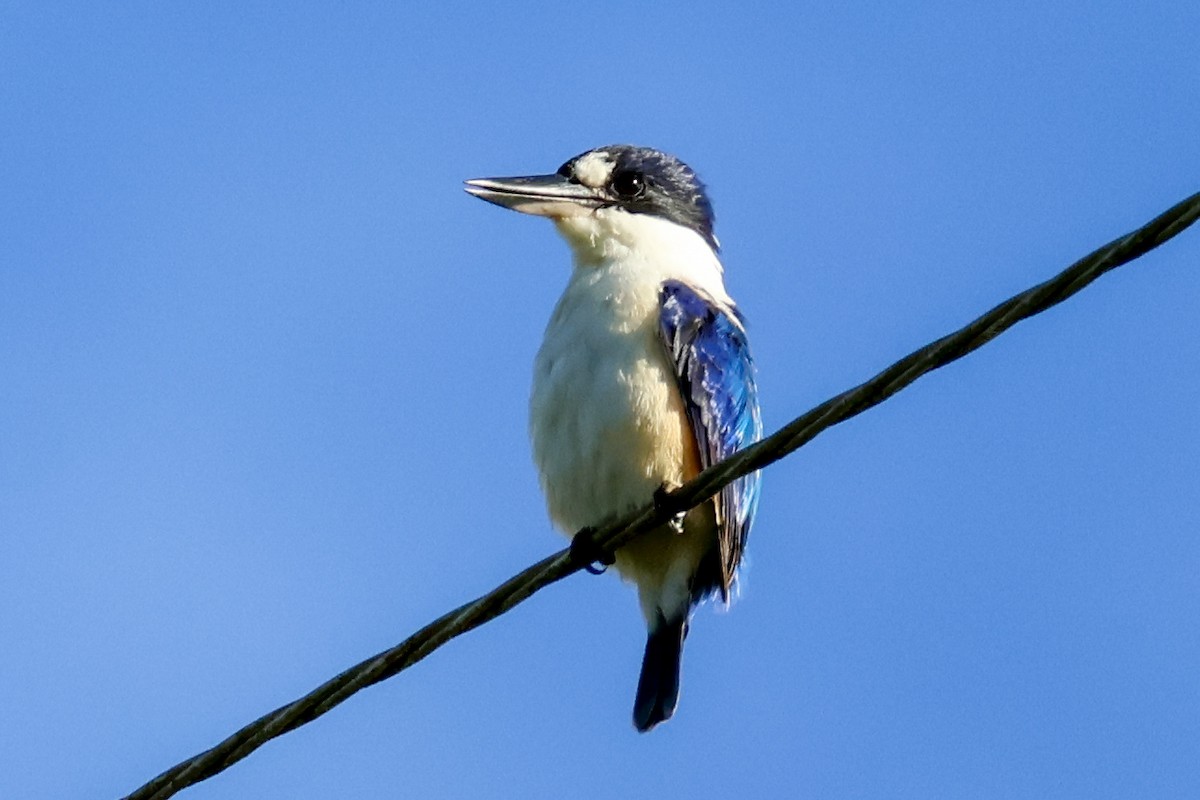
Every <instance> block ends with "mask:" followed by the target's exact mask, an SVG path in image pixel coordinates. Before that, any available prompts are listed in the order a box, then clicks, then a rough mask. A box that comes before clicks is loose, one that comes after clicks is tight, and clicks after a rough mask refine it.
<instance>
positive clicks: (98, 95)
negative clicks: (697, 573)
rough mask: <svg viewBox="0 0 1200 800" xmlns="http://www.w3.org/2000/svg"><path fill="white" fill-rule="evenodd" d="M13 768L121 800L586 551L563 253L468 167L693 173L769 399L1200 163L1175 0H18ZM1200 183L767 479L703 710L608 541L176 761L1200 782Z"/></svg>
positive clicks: (232, 788) (319, 774)
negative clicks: (483, 189) (533, 591)
mask: <svg viewBox="0 0 1200 800" xmlns="http://www.w3.org/2000/svg"><path fill="white" fill-rule="evenodd" d="M3 18H4V24H3V26H0V118H2V119H3V124H0V185H3V187H4V191H3V192H2V193H0V641H3V643H4V648H3V649H4V654H3V656H0V708H3V709H4V711H3V714H0V753H2V754H3V755H2V760H3V761H4V762H5V764H6V765H8V766H7V767H6V768H5V769H3V770H0V797H5V798H10V797H11V798H62V797H113V796H117V795H120V794H124V793H126V792H128V791H131V790H132V789H134V788H136V787H137V786H139V785H140V784H141V783H143V782H144V781H146V780H148V779H150V778H151V777H153V776H154V775H156V774H157V773H158V772H160V771H161V770H163V769H165V768H166V767H168V766H170V765H172V764H174V763H175V762H177V761H179V760H181V759H183V758H185V757H187V756H190V755H192V754H194V753H196V752H199V751H200V750H202V749H204V748H206V747H208V746H210V745H212V744H214V743H215V742H216V741H218V740H219V739H221V738H223V737H224V736H226V735H228V734H229V733H231V732H232V731H233V730H235V729H236V728H237V727H239V726H240V725H242V724H244V723H246V722H249V721H250V720H251V719H253V718H255V717H257V716H258V715H260V714H261V713H263V712H265V711H268V710H270V709H272V708H274V707H276V706H277V705H280V704H282V703H284V702H287V701H289V700H292V699H294V698H295V697H298V696H299V695H301V694H303V693H305V692H307V691H308V690H310V689H312V688H313V687H315V686H316V685H317V684H319V683H321V682H322V681H323V680H325V679H326V678H328V677H330V676H332V675H333V674H335V673H336V672H338V671H340V670H342V669H343V668H345V667H347V666H349V665H350V664H352V663H355V662H357V661H358V660H360V659H362V658H364V657H366V656H368V655H371V654H372V653H374V652H376V651H379V650H382V649H384V648H386V647H388V646H390V645H392V644H394V643H395V642H397V641H399V640H400V639H401V638H403V637H404V636H406V635H408V634H409V633H410V632H412V631H413V630H415V629H416V628H418V627H419V626H421V625H423V624H424V623H426V622H428V621H429V620H430V619H432V618H433V617H435V616H437V615H438V614H440V613H442V612H443V611H446V610H448V609H449V608H451V607H453V606H454V605H457V604H458V603H460V602H462V601H464V600H466V599H469V598H470V597H473V596H475V595H476V594H479V593H481V592H482V591H485V590H487V589H489V588H491V587H492V586H493V585H495V584H496V583H498V582H500V581H501V580H503V579H505V578H506V577H508V576H509V575H511V574H512V573H514V572H515V571H517V570H518V569H520V568H522V567H524V566H526V565H527V564H528V563H530V562H532V561H534V560H536V559H538V558H540V557H542V556H543V555H545V554H547V553H548V552H550V551H551V550H553V549H555V548H558V547H560V546H561V545H562V544H563V540H561V539H560V538H558V537H557V536H556V535H555V534H554V533H553V532H552V530H551V528H550V525H549V523H548V521H547V519H546V515H545V511H544V508H543V505H542V500H541V497H540V496H539V493H538V488H537V482H536V478H535V476H534V472H533V469H532V466H531V462H530V458H529V453H528V443H527V439H526V402H527V397H528V384H529V378H530V364H531V361H532V357H533V353H534V351H535V349H536V347H537V344H538V341H539V339H540V336H541V331H542V327H543V325H544V323H545V320H546V318H547V316H548V314H549V310H550V308H551V306H552V304H553V302H554V300H555V298H556V296H557V294H558V293H559V291H561V289H562V286H563V285H564V283H565V281H566V277H567V271H568V257H567V250H566V246H565V245H564V244H563V243H562V242H560V241H559V240H558V239H557V237H556V236H555V234H554V232H553V230H552V228H551V226H550V225H549V224H547V223H545V222H544V221H542V220H535V219H531V218H527V217H520V216H518V215H515V214H511V213H506V212H502V211H501V210H499V209H496V208H494V207H491V206H488V205H486V204H484V203H481V202H479V201H477V200H473V199H472V198H470V197H468V196H467V195H465V194H463V192H462V190H461V181H462V180H463V179H464V178H469V177H477V176H482V175H506V174H520V173H530V172H543V171H547V172H548V171H551V170H553V169H554V168H556V167H557V166H558V165H559V164H560V163H561V162H562V161H563V160H565V159H566V158H568V157H570V156H572V155H574V154H576V153H578V152H581V151H583V150H586V149H589V148H591V147H594V146H597V145H601V144H606V143H610V142H625V141H628V142H634V143H639V144H648V145H653V146H657V147H660V148H662V149H666V150H669V151H671V152H674V153H677V154H679V155H680V156H681V157H682V158H684V159H685V160H686V161H688V162H689V163H691V164H692V165H693V166H694V167H695V168H696V169H697V170H698V171H699V172H700V174H701V175H702V176H703V177H704V178H705V179H706V181H707V182H708V184H709V186H710V188H711V192H712V196H713V199H714V202H715V205H716V210H717V216H718V223H717V233H718V235H719V236H720V238H721V241H722V243H723V245H724V260H725V263H726V267H727V275H728V284H729V287H730V290H731V292H732V293H733V295H734V296H735V297H736V298H737V299H738V300H739V301H740V303H741V305H742V307H743V309H744V310H745V312H746V314H747V316H748V317H749V319H750V324H751V328H750V333H751V336H752V340H753V345H754V349H755V354H756V357H757V360H758V363H759V368H760V387H761V393H762V399H763V404H764V416H765V420H766V424H767V427H768V429H769V430H773V429H775V428H777V427H779V426H780V425H782V424H783V423H785V422H786V421H788V420H789V419H790V418H792V417H794V416H796V415H798V414H799V413H801V412H803V411H805V410H807V409H808V408H809V407H811V406H812V405H814V404H816V403H818V402H820V401H822V400H824V399H825V398H826V397H828V396H830V395H831V394H834V393H836V392H838V391H841V390H842V389H845V388H847V387H849V386H851V385H853V384H855V383H857V382H860V381H861V380H863V379H865V378H867V377H869V376H870V375H872V374H874V373H875V372H876V371H878V370H879V369H881V368H882V367H884V366H886V365H887V364H889V363H890V362H891V361H893V360H894V359H895V358H898V357H899V356H902V355H904V354H905V353H907V352H909V351H910V350H912V349H914V348H916V347H918V346H920V345H922V344H924V343H926V342H927V341H929V340H931V339H933V338H935V337H937V336H940V335H942V334H944V333H946V332H948V331H950V330H952V329H953V328H955V327H957V326H959V325H960V324H962V323H964V322H966V321H968V320H969V319H971V318H972V317H974V316H975V315H976V314H977V313H979V312H981V311H983V310H985V309H986V308H989V307H991V306H992V305H993V304H994V303H996V302H998V301H1000V300H1002V299H1004V298H1005V297H1007V296H1009V295H1010V294H1013V293H1015V292H1017V291H1019V290H1021V289H1024V288H1026V287H1027V286H1028V285H1031V284H1033V283H1035V282H1037V281H1040V280H1042V279H1044V278H1046V277H1049V276H1050V275H1051V274H1053V273H1055V272H1057V271H1058V270H1060V269H1061V268H1063V267H1064V266H1066V265H1067V264H1068V263H1070V262H1071V261H1073V260H1075V259H1076V258H1077V257H1079V256H1081V255H1083V254H1085V253H1087V252H1089V251H1091V250H1092V249H1093V248H1095V247H1097V246H1098V245H1100V244H1102V243H1104V242H1106V241H1108V240H1109V239H1111V238H1113V237H1115V236H1116V235H1118V234H1121V233H1124V232H1126V231H1127V230H1130V229H1132V228H1134V227H1136V226H1138V225H1140V224H1141V223H1143V222H1144V221H1146V220H1148V219H1149V218H1151V217H1152V216H1154V215H1155V214H1157V213H1158V212H1159V211H1161V210H1163V209H1165V208H1167V207H1168V206H1170V205H1171V204H1173V203H1174V202H1176V201H1177V200H1179V199H1181V198H1183V197H1185V196H1186V195H1188V194H1191V193H1192V192H1194V191H1196V190H1197V189H1200V149H1198V148H1197V147H1196V146H1195V142H1196V131H1197V130H1200V102H1197V97H1198V96H1200V72H1198V71H1197V70H1196V53H1197V52H1198V51H1200V33H1198V32H1200V8H1198V7H1197V6H1196V5H1195V4H1194V3H1174V4H1171V3H1165V4H1156V3H1149V4H1138V5H1137V6H1136V8H1135V7H1133V6H1132V5H1129V4H1116V3H1113V4H1097V3H1086V4H1084V3H1078V4H1072V3H1054V4H1044V3H1021V4H1010V5H1005V6H1004V7H999V6H997V5H995V4H988V5H983V4H978V5H968V4H957V3H926V4H921V6H920V7H919V8H910V7H904V6H902V5H892V6H886V5H882V4H841V5H839V6H837V8H836V9H830V8H825V7H822V6H809V5H803V4H800V5H797V4H786V5H785V4H779V5H778V6H760V7H754V8H751V7H736V8H735V7H734V6H732V5H729V6H728V7H725V8H717V7H711V8H705V7H697V6H696V5H695V4H677V5H674V6H673V5H671V4H661V5H658V6H655V7H653V8H648V7H644V6H643V5H642V4H634V3H622V2H614V3H608V4H604V5H603V6H593V7H590V8H581V7H568V6H566V5H560V6H552V5H550V4H536V5H506V6H504V7H500V6H495V7H492V8H491V9H490V10H488V9H486V8H484V9H482V10H481V9H480V7H479V4H475V3H470V4H467V3H463V4H454V3H450V4H440V5H439V6H438V7H437V8H436V10H433V9H429V10H422V9H419V8H416V7H408V8H401V4H379V5H356V4H351V5H347V6H336V7H334V6H328V7H323V6H319V5H313V4H303V3H299V4H297V3H291V4H250V5H247V4H244V3H238V4H221V3H212V4H199V5H197V4H193V5H191V6H186V7H185V6H171V5H169V4H156V3H141V4H120V5H112V4H92V3H89V4H82V3H81V4H48V3H30V2H15V3H9V4H7V6H6V7H5V10H4V12H3ZM1198 261H1200V231H1189V232H1188V233H1185V234H1184V235H1183V236H1181V237H1180V238H1179V239H1178V240H1176V241H1174V242H1172V243H1170V244H1168V245H1167V246H1165V247H1164V248H1162V250H1160V251H1158V252H1156V253H1154V254H1152V255H1150V256H1148V257H1147V258H1145V259H1143V260H1142V261H1140V262H1138V263H1136V264H1134V265H1131V266H1129V267H1126V268H1124V269H1122V270H1120V271H1118V272H1117V273H1114V274H1112V275H1110V276H1108V277H1106V278H1104V279H1102V280H1101V282H1100V283H1098V284H1097V285H1095V286H1094V287H1092V288H1089V289H1088V290H1086V291H1085V292H1084V293H1083V294H1082V295H1080V296H1078V297H1076V298H1074V299H1072V300H1071V301H1069V302H1068V303H1067V304H1066V305H1064V306H1062V307H1059V308H1056V309H1054V310H1052V311H1051V312H1049V313H1047V314H1045V315H1042V316H1040V317H1037V318H1036V319H1034V320H1032V321H1029V322H1026V323H1023V324H1021V325H1019V326H1018V327H1017V328H1016V329H1014V330H1013V331H1011V332H1009V333H1008V334H1005V335H1004V336H1003V337H1002V338H1000V339H999V340H997V341H996V342H994V343H993V344H990V345H988V346H987V347H986V348H985V349H984V350H982V351H980V352H979V353H977V354H975V355H972V356H971V357H970V358H968V359H967V360H965V361H963V362H960V363H957V364H954V365H952V366H950V367H948V368H946V369H943V370H940V371H939V372H937V373H934V374H933V375H931V376H929V377H927V378H925V379H923V380H922V381H920V382H919V383H918V384H917V385H915V386H914V387H912V388H911V389H909V390H908V391H905V392H903V393H902V394H900V395H898V396H897V397H895V398H893V399H892V400H890V401H888V402H887V403H886V404H884V405H883V406H881V407H879V408H877V409H874V410H872V411H870V412H869V413H867V414H865V415H864V416H861V417H859V418H856V419H854V420H852V421H851V422H849V423H847V424H845V425H842V426H840V427H838V428H836V429H834V430H831V431H829V432H827V433H825V434H824V435H822V436H821V437H819V438H818V439H817V440H816V441H814V442H813V443H812V444H811V445H810V446H808V447H806V448H804V449H803V450H802V451H801V452H799V453H797V454H796V455H794V456H793V457H791V458H789V459H788V460H786V461H784V462H783V463H780V464H778V465H776V466H775V467H773V468H771V469H770V470H769V471H768V473H767V474H766V476H765V483H764V494H763V500H762V504H761V507H760V512H759V517H758V521H757V524H756V527H755V530H754V533H753V536H752V539H751V543H750V550H749V567H748V570H747V572H746V574H745V577H744V581H743V591H742V596H741V598H740V600H739V601H738V602H737V603H736V604H735V606H734V607H733V609H732V610H731V611H730V612H729V613H715V612H713V611H712V610H709V609H705V610H702V611H701V612H700V613H699V615H698V618H697V620H696V621H695V623H694V624H693V628H692V635H691V636H690V638H689V641H688V648H687V653H686V656H685V663H684V676H683V696H682V700H681V704H680V709H679V712H678V714H677V716H676V718H675V719H674V720H672V721H671V722H670V723H669V724H668V725H665V726H663V727H661V728H660V729H658V730H655V731H654V732H653V733H652V734H650V735H647V736H639V735H637V734H636V733H634V731H633V729H632V726H631V725H630V722H629V714H630V707H631V704H632V698H633V689H634V684H635V681H636V675H637V668H638V662H639V660H640V657H641V648H642V641H643V631H642V626H641V621H640V618H639V614H638V611H637V607H636V602H635V600H634V597H633V594H632V592H631V591H629V590H628V589H627V588H626V587H624V586H622V585H620V583H619V582H618V581H617V580H616V579H615V578H613V577H611V576H607V577H603V578H593V577H590V576H576V577H574V578H572V579H570V580H568V581H566V582H564V583H561V584H558V585H556V586H554V587H552V588H550V589H548V590H547V591H545V592H543V593H542V594H539V595H537V596H536V597H534V598H533V599H532V600H531V601H529V602H528V603H526V604H525V605H523V606H521V607H520V608H518V609H517V610H515V611H514V612H512V613H510V614H509V615H507V616H505V617H503V618H501V619H500V620H498V621H496V622H494V623H492V624H490V625H488V626H486V627H485V628H483V629H481V630H479V631H476V632H474V633H472V634H470V635H468V636H467V637H465V638H463V639H460V640H457V641H455V642H453V643H451V644H450V645H449V646H447V647H446V648H444V649H443V650H441V651H439V652H437V653H436V654H434V655H433V656H432V657H430V658H429V659H427V660H426V661H425V662H423V663H422V664H420V665H419V666H418V667H416V668H415V669H413V670H412V671H410V672H408V673H406V674H404V675H402V676H400V677H399V678H397V679H394V680H392V681H390V682H388V683H386V684H384V685H382V686H379V687H375V688H373V689H370V690H368V691H366V692H363V693H361V694H360V695H358V696H356V697H355V698H353V699H352V700H351V701H350V702H348V703H346V704H345V705H343V706H341V707H340V708H338V709H336V710H335V711H334V712H332V713H331V714H329V715H327V716H325V717H323V718H322V719H320V720H318V721H317V722H315V723H314V724H311V725H309V726H307V727H305V728H303V729H301V730H300V731H298V732H295V733H292V734H289V735H287V736H285V737H283V738H282V739H280V740H277V741H276V742H273V743H272V744H270V745H268V746H266V747H265V748H263V749H262V750H260V751H259V752H257V753H255V754H254V755H253V756H251V757H250V758H249V759H248V760H246V761H244V762H242V763H241V764H239V765H237V766H235V767H234V768H232V769H231V770H229V771H228V772H226V773H224V774H222V775H221V776H219V777H217V778H214V779H212V780H210V781H207V782H205V783H204V784H202V785H200V786H198V787H196V788H193V789H191V790H188V791H187V792H186V793H185V794H184V795H183V796H185V797H194V798H198V799H199V798H206V799H210V800H213V799H216V798H245V797H280V798H282V797H287V798H325V797H331V796H339V797H408V796H411V797H496V798H501V797H514V796H528V797H544V796H569V797H596V798H604V797H639V796H653V795H656V794H657V795H662V796H686V795H698V794H702V795H706V796H708V795H712V796H717V795H729V794H732V793H738V794H741V795H743V796H757V797H770V796H781V797H796V796H802V797H816V798H819V797H831V798H832V797H838V798H841V797H862V798H874V797H888V798H904V797H912V798H928V797H972V798H989V797H995V798H1022V797H1028V798H1046V797H1065V798H1072V797H1079V798H1083V797H1087V798H1104V797H1114V798H1115V797H1170V796H1189V795H1190V796H1194V795H1196V794H1197V793H1200V758H1198V755H1200V672H1198V671H1197V669H1196V665H1197V663H1200V622H1198V620H1200V586H1198V585H1197V581H1198V576H1200V537H1198V536H1197V531H1198V530H1200V490H1198V486H1200V422H1198V421H1197V419H1198V418H1197V414H1196V409H1197V407H1198V405H1200V369H1197V364H1198V363H1200V334H1198V333H1197V330H1198V329H1197V326H1196V320H1197V318H1198V313H1197V309H1198V308H1200V268H1198V264H1197V262H1198Z"/></svg>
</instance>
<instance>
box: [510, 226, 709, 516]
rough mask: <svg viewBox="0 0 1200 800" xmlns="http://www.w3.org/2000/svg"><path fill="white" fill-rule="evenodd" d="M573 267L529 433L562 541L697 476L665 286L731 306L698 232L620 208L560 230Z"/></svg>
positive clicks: (536, 386)
mask: <svg viewBox="0 0 1200 800" xmlns="http://www.w3.org/2000/svg"><path fill="white" fill-rule="evenodd" d="M559 228H560V231H561V232H562V233H563V234H564V235H565V236H566V238H567V240H568V242H570V243H571V245H572V247H573V249H574V254H575V261H576V263H575V268H574V270H573V272H572V275H571V280H570V283H569V284H568V286H567V289H566V291H565V292H564V293H563V296H562V298H560V300H559V302H558V305H557V307H556V308H555V310H554V314H553V316H552V317H551V319H550V323H549V325H548V326H547V329H546V335H545V339H544V340H543V342H542V347H541V349H540V350H539V351H538V354H537V358H536V360H535V362H534V379H533V393H532V397H531V401H530V434H531V437H532V439H533V454H534V460H535V462H536V463H537V466H538V470H539V472H540V474H541V482H542V488H543V490H544V491H545V494H546V500H547V503H548V505H549V509H550V516H551V518H552V519H553V520H554V522H555V523H556V524H557V525H558V526H559V527H561V528H562V529H563V530H564V532H566V533H574V532H575V531H577V530H578V529H579V528H581V527H584V526H586V525H598V524H600V523H602V522H604V521H605V520H606V519H608V518H611V517H612V516H614V515H617V514H620V513H623V512H625V511H628V510H629V509H631V508H634V507H636V506H639V505H642V504H645V503H646V502H647V501H648V500H649V499H650V497H651V495H652V494H653V492H654V490H655V489H657V488H658V487H659V486H661V485H662V484H663V483H670V484H678V483H681V482H682V481H683V479H684V477H685V476H686V475H687V474H690V473H691V472H694V471H695V464H694V457H695V452H694V451H695V444H694V442H693V439H692V435H691V431H690V428H689V427H688V423H687V420H686V417H685V416H684V412H683V405H682V401H681V399H680V396H679V391H678V388H677V383H676V379H675V375H674V368H673V366H672V364H671V363H670V362H669V360H668V358H667V354H666V351H665V350H664V348H663V345H662V343H661V341H660V339H659V332H658V325H659V322H658V313H659V307H658V293H659V289H660V287H661V286H662V283H663V281H665V280H669V279H678V280H685V281H687V282H688V283H690V284H692V285H694V286H697V287H699V288H701V289H704V290H706V291H708V292H709V293H710V294H712V295H713V296H715V297H716V298H718V299H723V300H727V299H728V298H727V296H726V295H725V291H724V287H723V285H722V282H721V272H720V263H719V262H718V261H717V259H716V256H715V254H714V253H713V252H712V250H711V249H710V248H709V247H708V245H707V244H706V243H705V242H704V240H703V239H702V238H701V237H699V236H698V235H696V234H695V233H694V232H692V231H689V230H686V229H684V228H682V227H680V226H678V225H675V224H673V223H670V222H666V221H664V220H660V219H656V218H654V217H649V216H645V215H632V214H628V213H625V212H617V211H614V212H612V213H611V214H607V215H606V214H604V213H603V212H602V213H600V214H597V215H594V216H589V217H582V218H575V219H572V220H567V221H563V222H560V224H559Z"/></svg>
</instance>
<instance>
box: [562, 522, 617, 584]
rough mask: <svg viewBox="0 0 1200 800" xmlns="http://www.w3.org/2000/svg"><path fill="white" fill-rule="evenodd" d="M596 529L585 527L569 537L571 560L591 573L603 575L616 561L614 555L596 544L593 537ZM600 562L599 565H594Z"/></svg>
mask: <svg viewBox="0 0 1200 800" xmlns="http://www.w3.org/2000/svg"><path fill="white" fill-rule="evenodd" d="M595 535H596V529H595V528H592V527H587V528H584V529H582V530H580V531H579V533H577V534H575V536H574V537H572V538H571V560H572V561H574V562H575V563H576V564H582V565H583V568H584V569H585V570H587V571H588V572H590V573H592V574H593V575H603V574H604V573H605V572H607V571H608V568H609V566H611V565H612V564H615V563H616V560H617V559H616V557H614V556H613V554H612V553H609V552H607V551H606V550H604V549H603V548H602V547H600V545H598V544H596V540H595V539H594V538H593V537H594V536H595ZM596 564H600V566H598V567H597V566H596Z"/></svg>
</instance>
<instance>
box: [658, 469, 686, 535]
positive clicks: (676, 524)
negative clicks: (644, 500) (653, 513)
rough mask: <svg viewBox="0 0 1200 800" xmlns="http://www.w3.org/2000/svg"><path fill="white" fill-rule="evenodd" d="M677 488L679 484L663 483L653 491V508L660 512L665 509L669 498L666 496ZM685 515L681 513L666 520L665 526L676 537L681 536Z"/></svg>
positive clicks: (683, 512) (668, 503) (684, 512)
mask: <svg viewBox="0 0 1200 800" xmlns="http://www.w3.org/2000/svg"><path fill="white" fill-rule="evenodd" d="M678 488H679V484H670V483H667V482H665V481H664V482H663V484H662V485H661V486H659V487H658V488H657V489H655V490H654V507H655V508H656V509H658V510H660V511H661V510H663V509H665V508H667V507H668V506H669V505H670V498H668V497H667V495H668V494H670V493H671V492H673V491H675V490H676V489H678ZM686 514H687V512H686V511H681V512H679V513H678V514H675V515H674V516H673V517H671V518H670V519H669V520H667V525H669V526H670V528H671V530H672V531H674V532H675V533H676V534H677V535H680V536H682V535H683V518H684V516H685V515H686Z"/></svg>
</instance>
